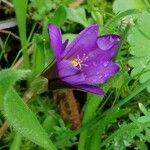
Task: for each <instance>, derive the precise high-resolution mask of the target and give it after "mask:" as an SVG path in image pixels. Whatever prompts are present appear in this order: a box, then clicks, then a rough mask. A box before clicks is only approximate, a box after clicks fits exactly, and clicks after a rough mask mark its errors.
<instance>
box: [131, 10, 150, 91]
mask: <svg viewBox="0 0 150 150" xmlns="http://www.w3.org/2000/svg"><path fill="white" fill-rule="evenodd" d="M149 26H150V13H149V12H143V13H142V14H141V15H140V16H139V18H138V20H137V24H136V25H135V26H134V27H133V28H132V29H131V31H130V34H129V35H128V42H129V44H130V53H131V54H132V55H133V57H132V59H131V60H130V61H129V64H130V65H131V66H132V67H133V70H132V72H131V75H132V76H136V75H137V76H138V77H139V79H140V82H141V83H144V82H146V81H147V80H149V79H150V36H149V35H150V30H149ZM148 91H150V86H148Z"/></svg>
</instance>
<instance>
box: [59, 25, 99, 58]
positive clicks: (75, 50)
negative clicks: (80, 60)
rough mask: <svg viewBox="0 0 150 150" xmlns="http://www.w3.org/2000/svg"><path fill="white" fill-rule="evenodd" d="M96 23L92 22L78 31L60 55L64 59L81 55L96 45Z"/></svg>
mask: <svg viewBox="0 0 150 150" xmlns="http://www.w3.org/2000/svg"><path fill="white" fill-rule="evenodd" d="M97 34H98V25H97V24H93V25H91V26H89V27H87V28H85V29H84V30H83V31H81V32H80V33H79V35H78V36H77V37H76V38H75V39H74V41H73V42H72V43H71V44H70V45H69V46H68V47H67V48H66V50H65V51H64V53H63V55H62V57H65V59H69V58H76V57H77V55H78V56H79V57H83V55H84V54H86V53H88V52H89V51H92V50H94V49H95V47H96V45H97V44H96V41H97Z"/></svg>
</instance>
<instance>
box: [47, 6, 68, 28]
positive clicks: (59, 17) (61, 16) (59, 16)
mask: <svg viewBox="0 0 150 150" xmlns="http://www.w3.org/2000/svg"><path fill="white" fill-rule="evenodd" d="M66 17H67V13H66V9H65V8H64V7H63V6H59V7H58V9H57V10H56V11H55V13H54V16H53V17H51V18H50V20H49V21H50V22H51V23H54V24H56V25H58V26H60V27H61V26H62V25H63V24H64V22H65V20H66Z"/></svg>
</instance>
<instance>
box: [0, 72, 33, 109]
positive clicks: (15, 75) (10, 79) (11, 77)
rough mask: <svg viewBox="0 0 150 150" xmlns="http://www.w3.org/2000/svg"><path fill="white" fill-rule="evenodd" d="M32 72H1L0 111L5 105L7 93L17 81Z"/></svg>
mask: <svg viewBox="0 0 150 150" xmlns="http://www.w3.org/2000/svg"><path fill="white" fill-rule="evenodd" d="M29 72H30V71H29V70H15V69H5V70H3V71H0V109H1V108H2V105H3V99H4V96H5V94H6V92H7V91H8V90H9V88H10V87H11V86H13V85H14V84H15V82H16V81H18V80H20V79H22V78H24V77H25V76H26V75H27V74H28V73H29Z"/></svg>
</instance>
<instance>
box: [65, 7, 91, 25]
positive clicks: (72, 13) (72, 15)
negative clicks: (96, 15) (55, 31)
mask: <svg viewBox="0 0 150 150" xmlns="http://www.w3.org/2000/svg"><path fill="white" fill-rule="evenodd" d="M66 11H67V19H69V20H71V21H74V22H77V23H80V24H82V25H83V26H84V27H86V26H88V25H89V23H88V20H87V18H86V14H85V10H84V9H83V8H81V7H80V8H77V9H73V8H66Z"/></svg>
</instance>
